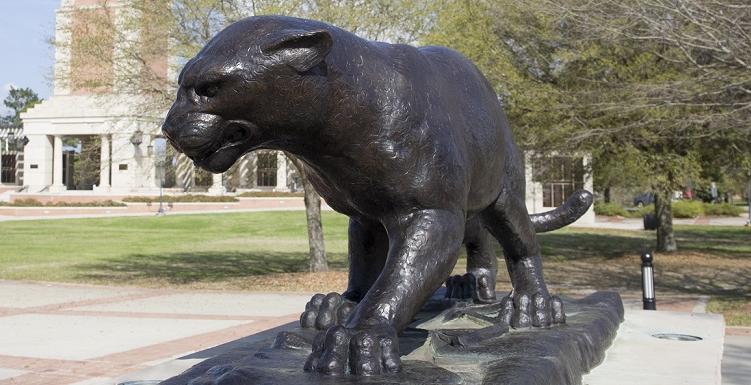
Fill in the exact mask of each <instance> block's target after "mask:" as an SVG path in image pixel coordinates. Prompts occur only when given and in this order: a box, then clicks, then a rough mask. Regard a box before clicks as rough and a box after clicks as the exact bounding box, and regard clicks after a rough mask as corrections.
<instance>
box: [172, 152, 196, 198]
mask: <svg viewBox="0 0 751 385" xmlns="http://www.w3.org/2000/svg"><path fill="white" fill-rule="evenodd" d="M194 167H195V166H194V165H193V161H192V160H190V158H188V157H187V156H186V155H185V154H179V155H178V156H177V170H175V174H176V177H177V183H178V185H179V186H180V187H182V188H183V189H185V191H189V190H190V189H191V188H193V185H194V182H195V179H194V178H195V172H194V171H195V169H194Z"/></svg>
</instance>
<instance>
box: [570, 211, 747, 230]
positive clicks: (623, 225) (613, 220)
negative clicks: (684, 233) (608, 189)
mask: <svg viewBox="0 0 751 385" xmlns="http://www.w3.org/2000/svg"><path fill="white" fill-rule="evenodd" d="M747 222H748V215H747V214H744V215H743V216H737V217H699V218H688V219H679V218H674V219H673V224H674V225H704V226H744V225H745V224H746V223H747ZM571 227H592V226H591V225H581V226H577V225H576V224H572V225H571ZM594 227H596V228H598V229H613V230H644V221H643V220H642V219H641V218H620V217H604V216H599V215H598V216H597V217H596V219H595V226H594Z"/></svg>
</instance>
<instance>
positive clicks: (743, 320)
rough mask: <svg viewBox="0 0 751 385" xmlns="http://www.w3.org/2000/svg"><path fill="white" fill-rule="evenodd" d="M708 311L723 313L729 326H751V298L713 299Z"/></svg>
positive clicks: (708, 305)
mask: <svg viewBox="0 0 751 385" xmlns="http://www.w3.org/2000/svg"><path fill="white" fill-rule="evenodd" d="M707 311H710V312H712V313H722V314H723V315H724V316H725V323H726V324H727V325H728V326H751V298H749V297H732V298H712V299H711V300H710V301H709V303H708V304H707Z"/></svg>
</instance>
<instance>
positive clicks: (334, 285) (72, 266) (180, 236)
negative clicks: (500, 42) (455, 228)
mask: <svg viewBox="0 0 751 385" xmlns="http://www.w3.org/2000/svg"><path fill="white" fill-rule="evenodd" d="M323 220H324V230H325V236H326V248H327V251H328V255H329V261H330V265H331V267H332V268H333V269H334V270H335V271H334V272H332V273H328V274H308V273H306V270H307V252H308V245H307V235H306V229H305V213H304V212H302V211H289V212H278V211H277V212H259V213H241V214H213V215H173V216H165V217H123V218H107V219H73V220H44V221H11V222H0V279H22V280H37V281H63V282H80V283H95V284H115V285H136V286H176V287H202V288H217V289H225V288H231V289H254V290H257V289H260V290H305V291H330V290H341V289H343V287H344V285H346V265H347V263H346V248H347V229H346V227H347V218H346V217H344V216H342V215H340V214H336V213H332V212H325V213H324V216H323ZM539 237H540V243H541V245H542V251H543V258H544V263H545V275H546V279H547V281H548V282H549V283H550V284H551V285H552V286H556V287H557V288H558V290H559V291H565V290H566V289H580V288H591V289H616V290H633V291H638V290H640V282H641V280H640V270H639V263H640V262H639V251H640V250H641V249H642V247H643V246H647V247H651V246H653V244H654V232H644V231H618V230H602V229H580V228H570V229H564V230H560V231H556V232H553V233H548V234H541V235H540V236H539ZM676 237H677V240H678V245H679V248H680V250H679V251H678V252H676V253H669V254H657V255H656V256H655V274H656V276H655V282H656V287H657V291H658V294H661V295H664V294H668V293H670V294H673V293H674V294H690V295H702V294H703V295H710V296H712V297H713V298H715V299H716V300H718V301H725V302H717V304H716V307H717V308H718V309H719V308H722V309H731V308H732V309H738V308H739V306H740V308H741V309H746V308H745V307H743V306H746V305H745V304H747V303H751V228H744V227H717V226H677V227H676ZM498 255H499V256H500V255H501V254H500V250H499V254H498ZM500 263H501V265H502V261H501V262H500ZM464 265H465V261H464V259H463V258H462V259H461V260H460V262H459V263H458V264H457V267H456V269H455V271H456V272H457V273H460V272H462V270H463V266H464ZM505 270H506V269H505V268H504V267H503V266H500V268H499V275H498V280H499V289H502V288H504V287H508V285H509V283H508V277H507V274H506V273H505ZM728 301H729V302H728ZM712 305H713V306H715V303H714V302H713V303H712ZM728 311H730V310H728ZM739 322H741V323H743V324H745V323H747V321H743V319H742V320H741V321H739ZM748 322H749V323H751V321H748Z"/></svg>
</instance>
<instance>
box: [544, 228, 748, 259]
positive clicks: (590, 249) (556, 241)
mask: <svg viewBox="0 0 751 385" xmlns="http://www.w3.org/2000/svg"><path fill="white" fill-rule="evenodd" d="M675 237H676V243H677V244H678V250H679V251H681V252H697V253H702V254H707V255H709V256H716V257H726V258H727V257H730V258H751V231H750V230H748V229H745V228H728V227H716V228H710V227H696V228H691V227H680V228H678V229H676V230H675ZM538 238H539V240H540V246H541V247H542V254H543V256H546V257H553V258H562V259H566V260H575V259H581V258H591V257H606V258H617V257H623V256H627V255H640V253H641V250H642V248H643V247H645V246H646V247H648V248H650V249H654V247H655V242H656V239H655V238H656V236H655V232H654V231H642V232H632V233H631V234H629V235H619V234H617V233H613V234H610V233H593V232H592V233H590V232H586V230H574V231H562V232H554V233H547V234H540V235H538Z"/></svg>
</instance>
